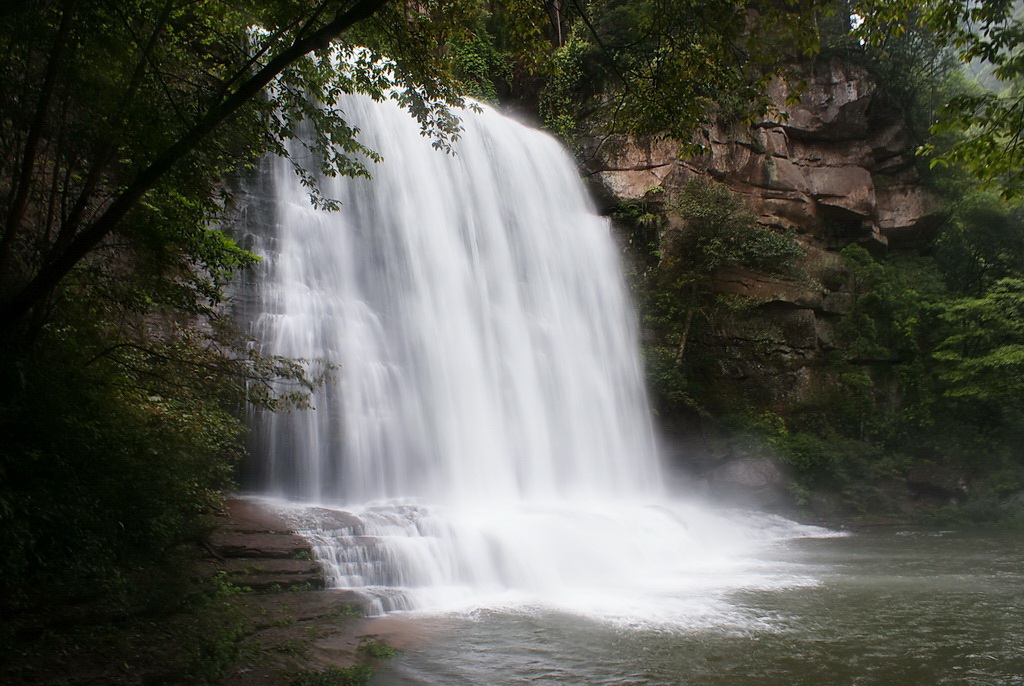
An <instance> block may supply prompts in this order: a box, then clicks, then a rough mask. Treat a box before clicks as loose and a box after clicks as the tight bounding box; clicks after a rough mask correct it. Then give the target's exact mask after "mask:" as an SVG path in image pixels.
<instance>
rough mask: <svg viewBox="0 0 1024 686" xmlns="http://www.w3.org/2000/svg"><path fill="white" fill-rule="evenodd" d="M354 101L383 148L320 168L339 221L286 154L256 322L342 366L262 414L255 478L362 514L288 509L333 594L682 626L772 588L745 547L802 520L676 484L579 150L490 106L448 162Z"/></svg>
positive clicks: (268, 337) (281, 345) (357, 118)
mask: <svg viewBox="0 0 1024 686" xmlns="http://www.w3.org/2000/svg"><path fill="white" fill-rule="evenodd" d="M344 109H345V111H346V114H347V115H348V117H349V118H350V121H352V122H353V123H355V124H357V125H358V126H360V127H361V128H362V130H363V134H362V135H361V139H362V140H363V142H365V143H366V144H367V145H368V146H369V147H370V148H372V149H374V150H376V151H378V152H380V153H381V154H382V155H383V157H384V162H383V163H382V164H378V165H374V166H373V167H372V169H371V171H372V173H373V175H374V180H373V181H372V182H371V181H367V180H365V179H358V180H352V179H345V180H331V179H328V180H325V181H324V187H323V190H324V192H325V194H326V195H328V196H330V197H335V198H338V199H340V200H341V201H342V203H343V208H342V210H341V211H340V212H336V213H324V212H319V211H316V210H314V209H312V208H311V207H310V204H309V202H308V198H307V193H306V190H305V189H303V188H302V187H301V186H300V185H299V183H298V181H297V180H296V179H295V178H294V175H293V174H292V172H291V170H290V168H289V166H288V163H287V162H284V161H281V162H279V163H277V165H276V166H275V168H274V169H273V171H272V174H271V183H270V193H271V198H272V201H271V207H270V208H269V211H270V212H272V214H273V216H274V227H273V228H272V229H271V230H269V231H265V232H264V233H263V235H262V237H261V238H260V239H259V241H258V243H257V246H256V250H257V251H258V252H260V253H261V254H262V255H263V256H264V258H265V260H266V262H265V267H264V270H265V273H264V274H263V276H262V278H261V280H260V282H259V284H260V286H259V288H260V290H259V302H258V304H257V307H256V309H257V311H258V312H259V315H258V316H257V317H255V318H254V334H255V336H256V337H257V339H259V340H261V341H263V345H264V352H268V353H273V354H279V355H286V356H289V357H297V358H306V359H328V360H330V361H331V362H334V363H336V364H338V365H339V369H338V370H337V372H336V374H335V376H334V378H333V380H332V381H330V382H329V383H328V384H327V385H326V386H325V387H324V388H322V389H321V390H320V391H319V392H318V393H317V394H316V395H315V397H314V398H313V406H314V407H315V408H316V409H315V411H307V412H294V413H291V414H265V415H258V416H257V417H255V418H254V444H255V445H256V446H257V449H256V452H257V453H258V456H259V458H260V461H259V466H260V468H259V474H258V475H257V477H256V481H257V482H258V483H257V484H256V488H257V489H258V490H259V491H260V492H262V493H264V494H267V495H271V496H277V497H280V498H287V499H290V500H291V501H299V502H305V503H320V504H323V505H326V506H328V507H331V508H335V509H342V510H345V511H347V512H350V513H352V514H354V515H355V516H356V517H357V518H358V519H357V520H353V519H348V518H344V517H343V518H342V520H343V521H341V522H340V523H339V521H337V518H334V519H332V516H331V515H330V514H329V513H328V514H326V515H325V514H324V513H325V512H326V511H325V510H317V509H312V510H302V509H292V510H291V512H292V514H293V516H295V517H296V518H297V519H298V520H299V521H300V522H303V523H304V524H303V526H305V527H306V529H307V535H309V536H310V537H311V538H313V539H314V542H315V545H316V551H317V555H318V557H319V558H320V559H321V561H322V562H323V564H324V566H325V569H326V570H327V572H328V575H329V577H330V579H331V581H332V582H333V584H334V585H337V586H339V587H361V588H366V589H368V593H369V595H370V596H371V597H372V598H373V599H374V602H375V603H376V607H377V609H378V610H381V611H385V610H389V609H406V608H416V607H419V608H423V607H430V608H451V607H475V606H480V605H485V604H489V605H494V604H505V605H507V604H512V605H517V604H540V605H545V606H557V607H561V608H568V609H574V610H580V611H587V612H596V613H598V614H602V615H605V616H610V617H620V618H630V617H640V616H642V617H644V618H648V619H656V620H657V621H662V620H664V621H671V617H673V616H678V615H679V614H680V613H683V614H685V613H687V612H690V613H691V614H692V612H693V611H694V603H695V602H696V601H695V600H694V599H695V598H712V597H713V596H714V592H713V589H722V588H727V587H735V586H736V585H749V584H751V583H754V584H757V583H770V584H774V583H777V582H779V579H776V578H773V579H772V580H766V578H764V577H758V576H757V574H756V569H755V567H756V561H755V560H753V559H752V558H751V557H750V556H749V554H748V551H749V549H750V548H751V546H753V545H757V544H760V543H762V542H763V541H765V540H771V539H775V538H778V537H780V536H781V537H785V536H793V535H804V534H806V533H808V530H805V529H800V528H799V527H796V526H795V525H792V524H790V523H788V522H784V521H782V522H780V521H779V520H771V519H761V520H758V521H757V522H756V523H752V522H750V521H746V522H738V521H737V520H736V518H735V517H733V518H727V517H723V516H721V515H716V514H713V513H710V512H707V511H705V510H703V509H701V508H698V507H695V506H689V505H683V504H679V503H672V502H670V501H669V500H668V499H667V498H666V497H665V494H664V487H663V484H662V479H661V473H660V467H659V464H658V456H657V451H656V447H655V441H654V438H653V432H652V429H651V425H650V420H649V416H648V414H649V411H648V407H647V401H646V397H645V393H644V388H643V380H642V373H641V367H640V362H639V357H638V352H637V346H636V330H635V329H636V327H635V323H634V318H633V315H632V310H631V303H630V302H629V299H628V297H627V296H626V291H625V288H624V285H623V282H622V277H621V274H620V264H619V260H618V255H617V248H616V246H615V244H614V242H613V240H612V238H611V236H610V234H609V227H608V225H607V222H606V221H605V220H604V219H602V218H600V217H598V216H597V215H596V214H595V213H594V211H593V208H592V207H591V204H590V201H589V199H588V198H587V196H586V192H585V189H584V188H583V186H582V184H581V183H580V181H579V179H578V177H577V173H576V169H575V166H574V164H573V162H572V160H571V159H570V158H569V156H568V155H567V154H566V153H565V152H564V151H563V150H562V149H561V148H560V147H559V146H558V145H557V144H556V143H555V142H554V141H553V140H552V139H550V138H549V137H547V136H545V135H543V134H541V133H539V132H536V131H533V130H530V129H528V128H525V127H523V126H521V125H519V124H517V123H515V122H513V121H511V120H509V119H506V118H504V117H502V116H500V115H498V114H496V113H494V112H491V111H486V112H484V113H483V114H473V113H465V114H464V116H463V119H464V125H465V129H466V130H465V134H464V136H463V138H462V140H461V141H459V143H458V145H457V153H458V154H457V156H455V157H452V156H447V155H444V154H443V153H440V152H437V151H435V150H433V149H432V148H431V146H430V142H429V141H428V140H426V139H424V138H422V137H421V136H420V135H419V131H418V128H417V126H416V123H415V122H414V121H413V120H412V119H411V118H410V117H409V116H408V115H407V114H406V113H404V112H403V111H401V110H400V109H399V108H397V107H396V106H394V105H393V104H390V103H387V104H375V103H372V102H370V101H369V100H368V99H351V100H348V101H346V102H345V103H344ZM652 503H658V504H657V505H653V504H652ZM787 583H801V581H800V580H799V579H797V578H796V577H793V578H790V579H788V581H787ZM701 602H703V601H701ZM708 602H713V599H712V600H709V601H708ZM698 604H700V603H698ZM705 609H706V608H705Z"/></svg>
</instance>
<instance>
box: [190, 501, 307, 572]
mask: <svg viewBox="0 0 1024 686" xmlns="http://www.w3.org/2000/svg"><path fill="white" fill-rule="evenodd" d="M224 509H225V511H224V512H223V513H221V515H220V516H219V517H218V520H219V521H218V522H217V529H216V530H215V531H214V532H213V533H212V534H211V535H210V538H209V541H208V548H207V549H208V551H209V553H210V557H209V558H208V560H207V562H206V565H205V566H206V569H207V571H208V572H209V573H211V574H214V573H218V572H222V573H224V574H225V579H226V580H227V581H229V582H230V583H232V584H235V585H236V586H240V587H244V588H251V589H253V590H257V591H261V590H267V589H273V588H279V589H288V588H323V585H324V580H323V577H322V576H321V574H320V567H319V565H318V564H317V563H316V562H314V561H313V554H312V553H313V551H312V548H311V546H310V544H309V541H307V540H306V539H304V538H302V537H301V536H298V535H296V534H295V533H292V529H293V526H292V525H291V524H290V523H289V522H288V521H286V520H285V519H284V518H283V517H281V516H279V515H277V514H275V513H274V512H273V511H271V510H270V509H268V508H266V507H262V506H260V505H259V504H258V503H257V502H254V501H252V500H245V499H241V498H231V499H229V500H227V502H226V503H225V508H224Z"/></svg>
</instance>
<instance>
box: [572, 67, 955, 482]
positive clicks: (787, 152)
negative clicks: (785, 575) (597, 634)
mask: <svg viewBox="0 0 1024 686" xmlns="http://www.w3.org/2000/svg"><path fill="white" fill-rule="evenodd" d="M803 71H804V73H803V76H804V81H805V83H806V87H805V89H804V90H802V91H801V92H799V93H798V94H794V93H792V92H791V91H790V90H789V89H788V87H787V86H785V85H784V84H782V83H781V82H780V83H776V84H774V85H773V86H772V91H771V95H772V99H773V101H774V102H775V104H776V107H777V109H778V111H777V112H776V113H774V114H773V115H771V116H769V117H765V118H763V119H762V120H761V121H759V122H757V123H756V124H755V125H753V126H751V127H745V126H739V125H730V124H727V123H721V122H719V123H716V124H714V125H712V126H710V127H708V128H707V129H706V130H705V131H703V132H702V133H701V134H700V136H699V137H698V143H699V144H700V145H701V146H702V148H703V150H704V153H703V154H701V155H699V156H697V157H690V158H685V157H681V156H680V155H679V154H678V151H679V149H680V146H679V145H678V143H677V142H675V141H671V140H656V139H647V140H640V139H633V138H612V139H607V140H602V141H600V142H598V141H597V140H596V139H595V140H594V141H592V142H591V144H590V146H589V149H588V151H587V152H588V154H589V155H590V157H589V162H588V163H587V164H588V167H589V172H590V174H591V176H592V178H593V179H596V180H597V181H599V183H600V187H601V192H603V193H604V194H605V198H606V200H607V207H609V208H611V207H613V206H615V204H616V203H622V202H630V201H633V202H643V203H646V204H648V205H650V206H652V207H653V208H654V209H653V211H654V212H656V213H660V214H661V221H660V224H659V226H660V230H659V235H658V236H657V241H658V242H659V244H660V248H661V252H660V254H661V255H662V259H664V255H665V251H666V249H667V247H668V246H667V244H666V241H667V237H668V235H669V234H670V233H671V232H672V231H673V230H675V229H676V228H677V224H678V222H679V219H678V218H677V217H673V216H672V214H671V211H670V209H669V207H668V206H667V205H666V204H665V203H663V202H661V199H664V198H666V197H672V196H673V195H676V194H678V193H680V192H681V191H682V189H683V188H684V187H685V186H686V184H687V183H688V182H689V181H691V180H692V179H694V178H705V179H713V180H715V181H717V182H720V183H723V184H725V185H727V186H728V187H729V188H730V189H731V190H732V191H733V192H735V193H736V194H738V195H739V196H740V197H741V198H742V199H743V200H744V202H745V203H746V205H748V206H749V207H750V208H751V209H752V210H753V212H754V213H755V214H756V217H757V221H758V223H760V224H761V225H763V226H766V227H770V228H772V229H773V230H776V231H779V232H789V233H790V234H791V235H793V236H794V237H795V239H796V240H797V241H799V242H800V244H801V245H802V246H803V247H804V249H805V252H804V257H803V258H802V260H801V262H800V264H799V265H798V269H795V270H793V272H792V273H791V274H789V275H781V276H780V275H778V274H768V273H763V272H758V271H755V270H750V269H743V268H736V267H727V268H723V269H720V270H718V271H717V272H716V273H715V274H714V278H713V280H714V286H713V287H714V289H715V290H716V291H717V292H718V293H720V294H734V295H738V296H745V297H746V298H747V299H748V301H749V302H750V303H752V306H751V307H746V308H743V309H742V311H740V312H737V313H736V314H733V315H727V316H723V317H718V318H717V319H716V321H715V323H714V325H713V326H710V327H708V328H707V329H706V330H704V331H703V332H702V333H701V335H700V339H699V340H697V341H694V344H695V345H698V346H703V348H704V349H705V350H707V351H710V354H709V355H708V357H709V358H710V359H712V360H713V364H712V365H711V366H710V370H709V372H708V373H709V376H707V377H705V381H704V383H712V384H715V385H716V386H717V387H718V388H719V392H720V393H725V394H727V395H730V396H731V397H733V398H737V399H740V400H741V401H742V402H743V403H745V404H746V405H747V407H748V408H750V409H752V410H755V411H756V410H758V409H767V410H770V411H772V412H773V413H777V414H778V415H780V416H783V417H784V416H786V414H787V413H788V412H791V411H792V410H793V409H794V408H796V407H798V406H805V405H806V404H808V403H813V402H815V399H816V398H820V397H821V396H822V395H823V394H827V393H828V392H829V391H830V389H831V390H832V391H835V390H836V388H837V384H836V374H835V371H834V369H835V366H834V365H829V364H827V361H828V360H829V359H831V358H834V357H835V356H837V355H838V356H840V357H843V356H845V357H846V359H845V360H844V362H846V363H855V364H858V365H860V367H859V368H860V369H864V370H866V371H867V372H868V373H869V374H872V375H879V374H882V375H884V374H885V373H886V372H885V369H884V368H885V366H886V365H887V364H888V363H889V362H890V361H888V360H865V359H860V360H853V359H850V353H849V351H848V350H843V349H842V344H841V342H840V341H838V340H837V337H838V333H837V327H838V326H839V325H840V322H842V320H843V317H844V314H845V313H847V312H848V310H849V308H850V306H851V303H852V299H853V297H854V294H852V293H851V292H850V290H849V288H850V286H849V283H850V279H849V278H848V277H849V273H848V271H847V265H846V261H845V260H844V259H843V258H842V256H840V254H839V251H840V250H841V249H842V248H844V247H845V246H847V245H850V244H852V243H859V244H861V245H863V246H864V247H865V248H867V249H868V250H869V251H870V252H872V253H874V254H880V253H884V252H886V251H913V250H916V249H917V248H919V247H920V246H922V245H925V244H927V242H928V240H929V239H930V237H931V236H932V234H933V233H934V231H935V229H936V228H937V226H938V225H939V223H940V220H941V215H940V204H941V203H940V199H939V198H938V197H937V196H936V195H935V194H934V193H933V192H932V191H930V190H929V189H928V188H927V186H926V185H925V184H924V183H923V181H922V179H921V176H920V173H919V171H918V169H917V167H916V166H915V159H914V149H913V147H914V146H913V144H912V142H911V140H910V135H909V134H908V127H907V125H906V123H905V121H904V120H903V118H902V115H901V114H900V108H899V107H898V106H897V103H892V102H888V101H887V100H886V97H885V96H884V94H883V92H882V91H881V89H879V88H878V87H877V85H876V84H875V82H874V81H873V80H872V78H871V77H870V75H869V74H868V72H867V71H866V70H865V69H863V68H861V67H859V66H856V65H852V64H849V63H845V62H843V61H842V60H840V59H838V58H836V59H830V60H821V61H818V62H815V63H813V64H811V65H808V66H805V67H803ZM796 95H798V96H799V97H798V98H797V97H795V96H796ZM787 101H788V102H790V103H793V102H795V103H796V104H791V105H787ZM627 230H628V228H627ZM656 254H657V253H656ZM652 268H654V269H657V268H658V267H657V266H656V265H655V266H653V267H652ZM648 335H650V332H648ZM875 381H876V384H875V386H876V388H878V387H884V383H882V384H879V383H878V379H876V380H875ZM662 419H663V421H664V422H665V424H666V429H667V430H668V433H669V437H670V441H671V440H675V441H676V442H678V443H682V442H686V444H687V448H686V450H687V452H688V454H689V459H690V460H691V461H693V460H698V461H700V458H699V457H695V456H699V455H705V458H704V461H703V462H702V465H703V466H702V468H703V469H705V470H711V471H710V472H707V473H708V474H711V475H712V476H711V477H709V478H714V477H713V474H714V472H715V471H716V470H717V471H721V472H722V473H723V477H722V478H723V479H725V480H726V481H728V480H730V479H731V478H732V477H730V476H728V474H731V473H732V472H733V471H736V470H735V469H734V468H733V467H728V469H726V466H727V465H726V464H725V463H727V462H728V459H712V458H708V457H706V456H707V455H708V454H709V452H710V453H714V452H715V449H714V448H711V449H710V450H709V449H707V446H706V445H705V449H704V450H694V449H693V437H694V430H695V426H694V422H693V421H692V419H691V421H677V420H678V418H671V417H663V418H662ZM673 433H675V434H676V435H675V436H673ZM698 433H699V432H698ZM706 443H707V441H705V444H706ZM719 452H720V451H719ZM719 457H721V456H719ZM725 457H726V458H727V457H729V456H725ZM731 457H732V458H741V459H745V460H749V459H750V456H749V455H746V456H743V455H735V454H733V455H731ZM730 470H731V471H730ZM783 478H784V477H783V476H782V475H781V473H780V474H779V476H778V479H783ZM778 479H777V480H778ZM777 491H778V489H772V488H767V489H766V492H769V493H771V495H770V496H769V497H768V499H769V500H770V499H773V498H775V497H776V496H777V495H778V493H777Z"/></svg>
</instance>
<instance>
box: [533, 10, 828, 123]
mask: <svg viewBox="0 0 1024 686" xmlns="http://www.w3.org/2000/svg"><path fill="white" fill-rule="evenodd" d="M827 4H828V3H827V2H823V1H820V0H787V1H786V2H782V3H780V2H773V1H771V0H768V1H765V2H761V1H760V0H758V1H755V2H742V3H741V2H734V1H733V0H712V1H707V0H641V1H637V2H633V1H630V2H624V1H623V0H591V1H589V2H582V1H580V0H576V1H574V2H573V3H571V5H567V6H566V7H565V8H564V12H563V13H562V14H561V20H562V22H563V24H565V26H566V29H565V30H563V31H561V32H560V33H559V37H560V40H559V48H558V50H557V52H556V55H555V56H554V60H553V63H552V72H553V73H552V76H551V78H550V81H549V83H548V85H547V86H546V89H545V93H544V96H543V102H542V107H543V110H544V115H545V118H546V120H547V122H548V125H549V126H551V127H552V128H553V129H554V130H555V131H557V132H559V133H561V134H563V135H565V136H566V137H569V138H571V137H572V134H573V131H572V129H573V127H574V125H575V123H578V122H583V123H584V124H585V125H586V128H588V129H589V130H588V131H587V133H597V134H598V135H607V134H612V133H631V134H638V135H658V136H668V137H670V138H673V139H675V140H678V141H680V142H686V141H690V140H691V139H692V134H693V131H694V128H695V127H696V126H698V125H700V124H702V123H705V122H706V121H708V119H709V117H710V116H712V115H713V114H714V113H722V112H728V113H730V114H734V115H738V116H740V117H743V116H750V117H752V116H754V115H757V114H761V113H762V112H764V111H765V110H766V109H768V108H769V107H770V104H771V102H770V99H769V98H768V96H767V89H766V87H767V85H768V83H769V82H770V81H771V79H772V78H773V77H775V76H779V75H785V74H786V73H787V72H788V71H789V66H790V65H791V63H792V61H793V59H794V58H797V57H799V56H800V55H802V54H810V53H813V52H814V51H815V50H816V49H817V34H816V31H815V27H814V20H815V18H816V14H817V13H818V12H820V11H822V10H823V8H824V7H825V6H826V5H827ZM562 36H564V39H562Z"/></svg>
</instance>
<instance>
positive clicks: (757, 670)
mask: <svg viewBox="0 0 1024 686" xmlns="http://www.w3.org/2000/svg"><path fill="white" fill-rule="evenodd" d="M1022 543H1024V534H1021V533H1019V532H1016V533H1009V532H977V531H940V530H884V531H871V532H866V533H856V534H853V535H850V536H846V537H823V538H799V539H793V540H788V541H782V542H778V543H775V544H772V545H769V546H765V547H764V548H763V549H762V550H760V551H759V553H758V556H757V559H753V560H751V561H750V563H749V568H748V570H747V574H746V577H745V578H749V579H750V582H749V583H745V584H739V585H735V584H727V585H725V586H724V589H725V590H723V591H721V592H710V593H709V592H701V593H695V594H694V595H693V596H692V597H689V598H676V599H674V600H675V601H676V602H674V603H673V605H672V607H673V608H674V611H675V612H677V613H678V616H677V617H675V618H674V620H675V621H670V622H666V621H664V618H661V619H660V620H659V621H658V622H654V623H651V622H646V621H644V620H643V618H632V619H631V618H629V617H628V616H623V617H618V618H610V617H607V616H606V617H602V618H597V617H594V616H590V615H585V614H574V613H572V612H566V611H559V610H551V609H543V608H537V607H530V606H528V605H527V606H515V605H509V606H506V607H500V606H496V607H493V608H487V609H476V610H473V611H460V612H449V613H432V614H431V613H408V614H404V613H400V614H398V615H391V616H389V617H385V618H383V619H381V620H378V621H379V622H380V624H379V625H378V629H379V630H380V631H381V633H382V634H383V635H390V636H392V637H394V638H395V642H396V643H397V644H398V645H399V646H400V647H401V648H403V650H402V652H401V653H400V655H399V656H398V657H397V658H394V659H393V660H390V661H388V662H386V663H384V664H382V665H381V666H380V667H379V668H378V671H377V676H376V677H375V679H374V681H373V682H372V683H374V684H378V685H383V684H395V685H400V684H430V685H441V684H467V685H473V686H478V685H490V684H527V683H529V684H609V685H611V684H614V685H616V686H624V685H627V684H635V685H640V684H643V685H647V684H700V685H712V686H713V685H716V684H723V685H724V684H730V685H731V684H759V685H773V684H778V685H780V686H781V685H784V684H785V685H791V684H978V685H979V686H980V685H982V684H984V685H986V686H988V685H991V684H1024V564H1022V563H1024V545H1022ZM787 580H788V581H789V582H788V583H787V582H786V581H787Z"/></svg>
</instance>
